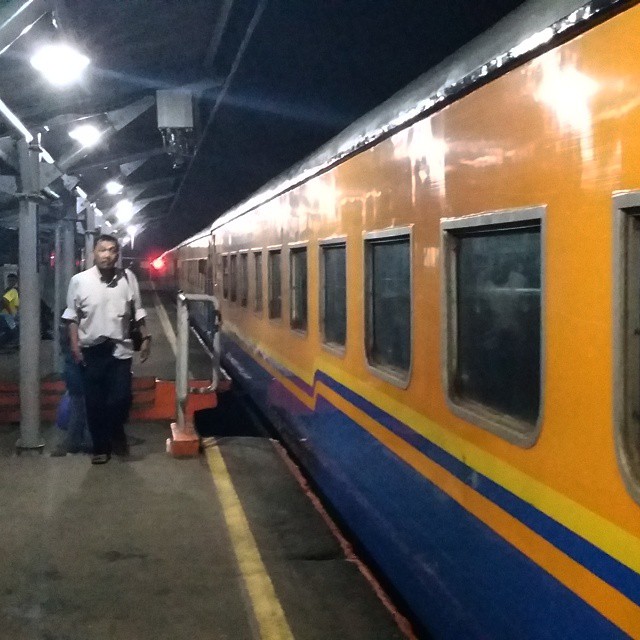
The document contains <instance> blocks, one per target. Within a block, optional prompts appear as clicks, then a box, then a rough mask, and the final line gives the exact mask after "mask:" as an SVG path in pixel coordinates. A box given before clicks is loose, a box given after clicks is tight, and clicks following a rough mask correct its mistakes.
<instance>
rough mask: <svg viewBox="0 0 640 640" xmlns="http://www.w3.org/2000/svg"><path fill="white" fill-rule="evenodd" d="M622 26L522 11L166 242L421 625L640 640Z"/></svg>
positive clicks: (635, 83) (639, 226) (330, 497)
mask: <svg viewBox="0 0 640 640" xmlns="http://www.w3.org/2000/svg"><path fill="white" fill-rule="evenodd" d="M639 34H640V7H638V6H637V4H636V3H635V2H616V1H607V0H602V1H598V2H592V3H589V4H587V5H584V6H582V5H580V4H579V3H577V2H572V1H569V0H556V1H554V2H549V1H546V0H542V1H535V0H534V1H533V2H529V3H526V4H525V5H523V6H522V7H521V8H520V9H519V10H518V11H516V12H514V13H513V14H511V15H510V16H508V17H507V18H506V19H505V20H504V21H503V22H501V23H500V24H498V25H497V26H496V27H494V28H493V29H492V30H491V31H489V32H487V33H486V34H485V35H483V36H481V37H480V38H479V39H477V40H476V41H474V42H472V43H470V44H469V45H468V46H467V47H465V48H464V49H462V50H461V51H459V52H458V53H457V54H455V55H454V56H453V57H452V58H450V59H448V60H446V61H445V62H444V63H442V64H441V65H440V66H438V67H437V68H435V69H434V70H432V71H431V72H429V73H427V74H426V75H425V76H424V77H422V78H420V79H419V80H417V81H416V82H415V83H413V84H412V85H410V86H409V87H408V88H407V89H406V90H404V91H402V92H400V93H399V94H397V95H396V96H394V97H393V98H392V99H391V100H389V101H388V102H387V103H385V104H383V105H382V106H381V107H380V108H378V109H377V110H375V111H374V112H373V113H371V114H370V115H369V116H367V117H365V118H363V119H361V120H360V121H358V122H356V123H355V124H354V125H352V126H351V127H350V128H349V129H347V130H346V131H345V132H343V134H341V135H340V136H338V138H336V139H335V140H334V141H332V142H331V143H329V144H328V145H326V146H325V147H323V148H322V149H320V150H319V151H318V152H317V153H316V154H314V155H313V156H312V157H310V158H308V159H307V160H306V161H304V162H303V163H301V164H300V165H298V166H297V167H294V168H293V169H292V170H291V171H289V172H288V173H287V174H286V175H284V176H282V177H280V178H279V179H277V180H274V181H272V182H271V183H269V184H268V185H266V186H265V188H263V189H262V190H261V191H260V192H258V193H257V194H255V195H254V196H253V197H252V198H250V199H249V200H248V201H246V202H244V203H242V204H240V205H239V206H237V207H236V208H234V209H233V210H231V211H229V212H227V213H226V214H224V215H223V216H222V217H220V218H219V219H217V220H215V221H214V222H213V224H212V225H211V227H209V228H207V229H205V230H204V231H203V232H202V233H200V234H198V235H197V236H195V237H193V238H191V239H189V240H188V241H186V242H185V243H183V245H181V246H180V247H178V248H176V249H175V250H173V251H172V252H170V253H169V254H167V257H170V256H174V257H175V258H176V260H177V269H178V272H179V274H180V283H181V286H183V287H191V288H192V289H193V290H205V289H206V288H207V287H209V290H210V291H213V290H214V288H213V287H214V285H215V291H216V294H217V295H218V297H219V298H220V302H221V308H222V316H223V335H224V343H225V356H224V359H225V364H226V366H227V368H228V370H229V371H230V372H231V373H232V374H233V375H234V376H235V377H236V379H237V380H238V383H239V384H241V385H242V386H243V387H245V388H246V389H247V390H248V392H250V393H251V395H252V397H253V398H254V399H255V401H256V402H257V404H258V405H259V406H260V407H261V408H262V410H263V411H265V413H266V414H267V415H269V416H270V417H271V418H272V419H273V420H274V424H276V426H277V427H278V429H279V430H280V431H281V433H282V437H283V439H284V440H285V442H286V443H287V444H288V446H289V447H290V448H291V449H292V451H293V452H295V454H296V456H297V458H298V459H299V460H300V461H301V463H302V464H303V465H304V467H305V469H306V472H307V473H308V474H309V476H310V477H311V478H312V479H313V482H314V483H315V485H316V486H317V487H318V488H319V489H320V491H321V492H322V495H323V496H324V499H325V500H326V501H327V503H328V504H329V505H330V506H331V508H332V510H333V512H334V513H336V514H337V515H338V516H339V518H340V520H341V521H342V522H343V523H345V525H346V526H347V527H348V529H349V531H350V533H351V534H352V535H353V536H354V538H355V539H356V540H357V541H358V544H359V546H360V548H361V549H362V550H364V552H365V553H366V555H367V557H368V558H369V559H370V561H371V562H373V563H374V564H375V567H376V568H377V570H378V572H379V573H380V574H381V575H382V576H384V578H385V580H386V582H387V583H388V584H389V585H391V587H392V589H393V590H394V592H395V594H396V596H397V598H398V599H399V601H401V602H402V603H403V604H404V606H405V607H406V609H407V610H408V611H410V612H411V613H412V617H413V619H414V621H416V624H417V625H418V628H420V629H421V630H422V631H421V632H423V633H424V635H427V634H429V635H430V636H432V637H435V638H455V639H460V638H509V639H512V638H562V639H567V638H580V639H584V638H623V637H628V636H631V637H637V638H640V575H639V573H640V504H639V503H640V418H639V415H640V367H639V365H638V363H639V362H640V339H639V338H638V335H639V333H640V329H638V327H639V326H640V325H639V321H640V260H639V258H640V134H639V132H640V98H639V94H638V87H640V57H639V56H638V55H637V51H636V49H635V44H638V43H639V40H640V35H639ZM634 43H635V44H634ZM200 321H202V319H201V320H200Z"/></svg>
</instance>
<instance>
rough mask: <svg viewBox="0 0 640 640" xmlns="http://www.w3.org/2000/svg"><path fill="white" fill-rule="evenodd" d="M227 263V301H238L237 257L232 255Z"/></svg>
mask: <svg viewBox="0 0 640 640" xmlns="http://www.w3.org/2000/svg"><path fill="white" fill-rule="evenodd" d="M230 258H231V260H230V262H229V299H230V300H231V302H235V301H236V300H237V299H238V256H237V254H235V253H234V254H232V255H231V256H230Z"/></svg>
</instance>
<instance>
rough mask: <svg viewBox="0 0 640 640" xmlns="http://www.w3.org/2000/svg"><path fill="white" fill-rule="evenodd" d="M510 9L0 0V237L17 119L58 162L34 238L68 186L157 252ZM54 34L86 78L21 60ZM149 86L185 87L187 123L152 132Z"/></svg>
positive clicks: (466, 0)
mask: <svg viewBox="0 0 640 640" xmlns="http://www.w3.org/2000/svg"><path fill="white" fill-rule="evenodd" d="M519 4H521V2H520V1H518V0H499V1H498V0H473V1H472V0H450V1H449V2H447V3H440V2H415V0H388V1H387V0H381V1H380V2H375V3H373V2H370V1H369V0H351V1H350V2H328V1H327V0H248V1H244V0H243V1H242V2H240V1H239V0H188V1H184V0H108V1H105V0H8V1H6V2H3V3H2V4H1V5H0V51H1V53H0V100H1V101H2V104H1V105H0V107H1V108H0V112H1V115H2V119H1V120H0V227H3V228H4V231H3V233H2V234H1V237H0V244H2V242H3V239H4V241H5V242H7V238H9V241H10V240H11V237H12V236H11V233H10V231H9V232H6V230H7V229H9V230H11V229H15V228H16V227H17V211H18V204H17V202H18V201H17V199H16V197H15V195H16V191H19V188H20V187H19V183H17V181H16V176H17V173H18V171H17V160H16V156H15V149H14V147H15V145H14V141H15V139H16V138H17V137H19V136H20V135H21V134H20V133H19V131H20V127H22V128H23V129H24V130H26V131H28V132H29V133H30V134H31V135H33V136H35V137H36V138H39V139H40V141H41V144H42V146H43V147H44V149H46V151H47V153H48V154H49V155H50V157H51V158H50V159H52V160H55V164H48V165H47V166H46V167H44V169H43V180H42V184H43V186H45V187H46V195H47V200H46V202H45V201H43V202H45V206H42V207H41V214H40V222H41V229H42V230H43V231H44V232H46V230H47V228H48V225H51V224H52V223H53V222H54V221H55V220H56V218H57V217H58V216H60V212H61V211H62V210H64V209H65V208H68V207H70V206H72V204H73V200H72V197H76V196H77V193H76V192H73V195H72V194H71V193H70V190H71V191H73V189H74V188H75V187H76V186H79V187H80V189H81V191H80V193H83V194H86V196H87V201H90V202H93V203H95V204H96V206H97V207H98V209H99V210H100V211H101V212H102V214H103V217H104V219H106V220H109V221H110V222H111V223H112V224H113V225H114V228H115V227H117V225H118V224H120V227H123V226H128V225H135V226H136V227H137V234H138V239H139V240H138V241H139V243H140V246H142V247H144V246H145V245H146V246H148V247H151V246H155V247H158V248H166V247H168V246H172V245H173V244H176V243H177V242H179V241H180V240H182V239H184V238H186V237H187V236H189V235H191V234H192V233H194V232H195V231H197V230H198V229H200V228H202V227H204V226H206V225H207V224H208V223H210V222H211V221H212V220H213V219H214V218H215V217H217V216H218V215H220V214H221V213H223V212H224V211H225V210H226V209H228V208H229V207H231V206H233V205H234V204H236V203H237V202H239V201H241V200H242V199H244V198H246V197H247V196H248V195H250V194H251V193H252V192H253V191H254V190H256V189H257V188H259V187H260V186H261V185H263V184H264V183H265V182H267V181H268V180H269V179H271V178H273V177H274V176H276V175H278V174H279V173H280V172H282V171H283V170H285V169H286V168H287V167H289V166H291V165H292V164H294V163H295V162H297V161H298V160H300V159H301V158H303V157H305V156H306V155H307V154H308V153H310V152H312V151H313V150H314V149H315V148H317V147H319V146H320V145H321V144H323V143H324V142H326V141H327V140H329V139H330V138H332V137H333V136H334V135H335V134H337V133H338V132H339V131H341V130H342V129H344V128H345V127H346V126H347V125H349V124H350V123H351V122H352V121H353V120H355V119H356V118H358V117H359V116H361V115H362V114H363V113H366V112H367V111H369V110H370V109H371V108H373V107H374V106H376V105H377V104H379V103H380V102H382V101H383V100H385V99H386V98H388V97H389V96H390V95H392V94H393V93H394V92H395V91H397V90H398V89H400V88H402V87H403V86H404V85H405V84H407V83H408V82H410V81H411V80H413V79H414V78H416V77H417V76H419V75H420V74H421V73H423V72H425V71H427V70H428V69H429V68H431V67H432V66H433V65H435V64H436V63H437V62H439V61H440V60H442V59H443V58H445V57H446V56H447V55H449V54H450V53H452V52H453V51H455V50H456V49H458V48H459V47H460V46H461V45H463V44H464V43H465V42H467V41H468V40H470V39H471V38H473V37H474V36H475V35H477V34H478V33H480V32H482V31H484V30H485V29H486V28H488V27H489V26H490V25H492V24H493V23H495V22H496V21H497V20H498V19H499V18H501V17H502V16H503V15H505V14H506V13H507V12H508V11H510V10H511V9H513V8H515V7H516V6H517V5H519ZM61 42H65V43H68V44H70V45H72V46H73V47H75V48H76V49H77V50H79V51H81V52H82V53H83V54H84V55H85V56H87V57H88V58H89V59H90V64H89V65H88V67H87V68H86V70H85V72H84V74H83V76H82V79H81V80H80V81H79V82H78V83H77V84H74V85H71V86H68V87H55V86H52V85H51V84H50V83H49V82H48V81H47V79H45V77H44V76H43V74H42V73H41V72H40V71H38V70H36V69H35V68H33V66H32V64H31V63H30V60H31V58H32V56H33V54H34V53H35V52H36V50H38V49H39V48H40V47H41V46H42V45H44V44H50V43H61ZM159 90H160V91H161V92H163V95H162V96H161V97H160V100H162V101H166V100H167V99H169V100H178V102H179V101H180V97H179V96H180V95H182V96H183V98H184V99H185V101H188V104H192V105H193V111H192V116H193V129H192V131H189V132H186V133H185V131H184V130H183V129H182V128H174V129H172V128H165V129H163V130H160V129H159V127H158V124H159V122H158V104H159V103H158V102H157V101H158V93H157V92H158V91H159ZM166 92H171V93H170V94H169V98H167V95H168V94H167V93H166ZM176 95H177V96H178V98H176V97H175V96H176ZM186 103H187V102H185V104H186ZM163 104H167V103H166V102H163ZM171 104H174V103H171ZM171 109H172V110H173V111H175V106H173V107H171ZM178 110H179V109H178ZM173 111H172V113H173ZM161 115H162V109H161ZM12 117H13V118H14V120H12ZM79 126H83V127H87V126H93V127H95V128H96V129H97V130H98V131H99V132H100V133H101V137H100V139H99V140H98V141H97V142H96V143H95V144H94V145H93V146H82V144H81V142H79V141H78V140H77V139H73V138H72V137H70V133H71V132H72V131H73V130H74V129H76V128H77V127H79ZM163 131H164V138H163ZM43 166H44V165H43ZM109 182H113V183H118V184H120V185H121V186H122V190H121V192H119V193H109V192H108V190H107V184H108V183H109ZM112 186H113V185H112ZM113 190H115V187H114V189H113ZM121 200H126V201H127V202H128V204H126V205H119V204H118V203H119V202H120V201H121ZM123 207H124V208H125V209H127V207H128V209H127V210H128V213H129V215H130V216H132V217H131V220H130V221H129V222H128V223H119V222H118V221H119V219H120V218H121V217H122V216H121V215H119V214H120V212H121V209H122V208H123Z"/></svg>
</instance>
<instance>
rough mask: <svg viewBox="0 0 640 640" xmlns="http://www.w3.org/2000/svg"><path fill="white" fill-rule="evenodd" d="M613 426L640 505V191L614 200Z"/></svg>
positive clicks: (625, 475)
mask: <svg viewBox="0 0 640 640" xmlns="http://www.w3.org/2000/svg"><path fill="white" fill-rule="evenodd" d="M613 210H614V215H615V233H614V239H615V240H614V242H615V246H614V250H613V255H614V258H615V261H616V262H615V272H614V277H615V281H614V287H613V291H614V292H615V297H614V314H615V318H614V345H615V352H614V372H615V374H614V375H615V377H614V394H615V397H614V403H613V406H614V425H615V442H616V454H617V458H618V464H619V467H620V469H621V471H622V476H623V478H624V481H625V484H626V485H627V489H628V490H629V493H630V494H631V495H632V496H633V498H634V499H635V500H636V501H637V502H640V192H628V193H624V194H620V195H618V196H616V197H615V198H614V209H613Z"/></svg>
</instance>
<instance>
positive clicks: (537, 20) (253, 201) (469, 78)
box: [179, 0, 630, 246]
mask: <svg viewBox="0 0 640 640" xmlns="http://www.w3.org/2000/svg"><path fill="white" fill-rule="evenodd" d="M628 4H630V3H629V2H628V1H626V0H595V1H594V2H589V3H587V4H584V1H583V0H530V1H529V2H526V3H525V4H523V5H521V6H520V7H518V8H517V9H515V10H514V11H512V12H511V13H510V14H508V15H507V16H506V17H505V18H503V19H502V20H500V21H499V22H498V23H497V24H495V25H494V26H493V27H491V28H490V29H489V30H487V31H485V32H484V33H483V34H482V35H480V36H478V37H477V38H475V39H473V40H472V41H471V42H469V43H468V44H466V45H465V46H464V47H461V48H460V49H458V51H456V53H454V54H453V55H451V56H449V57H448V58H446V59H445V60H443V61H442V62H441V63H440V64H438V65H436V66H435V67H433V68H432V69H431V70H429V71H427V72H426V73H424V74H423V75H421V76H420V77H419V78H417V79H416V80H414V81H413V82H412V83H410V84H409V85H408V86H407V87H405V88H404V89H402V90H401V91H399V92H398V93H396V94H394V95H393V96H392V97H391V98H389V99H388V100H386V101H385V102H383V103H382V104H381V105H380V106H378V107H376V108H375V109H374V110H373V111H370V112H369V113H368V114H367V115H365V116H363V117H362V118H359V119H358V120H356V121H355V122H354V123H353V124H351V125H349V126H348V127H347V128H346V129H345V130H344V131H342V132H341V133H340V134H338V135H337V136H336V137H334V138H333V139H332V140H330V141H329V142H327V143H326V144H324V145H323V146H322V147H320V148H319V149H318V150H317V151H315V152H314V153H313V154H311V155H310V156H308V157H307V158H305V159H304V160H303V161H301V162H299V163H297V164H295V165H293V166H292V167H291V168H290V169H288V170H287V171H285V172H284V173H282V174H280V175H279V176H278V177H276V178H274V179H273V180H271V181H269V182H267V183H266V184H265V185H264V186H263V187H262V188H261V189H259V190H258V191H256V192H255V193H254V194H253V195H252V196H250V197H249V198H248V199H246V200H244V201H242V202H241V203H239V204H238V205H236V206H235V207H233V208H232V209H230V210H229V211H227V212H225V213H224V214H222V215H221V216H220V217H219V218H217V219H216V220H215V221H214V222H213V223H212V224H211V225H210V226H209V227H207V228H206V229H204V230H203V231H201V232H200V233H198V234H196V235H194V236H192V237H191V238H189V239H187V240H185V241H184V242H182V243H181V244H180V245H179V246H184V245H186V244H189V243H190V242H192V241H193V240H196V239H198V238H201V237H202V236H203V235H205V234H209V233H211V231H212V230H213V229H215V228H216V227H218V226H220V225H221V224H224V223H225V222H228V221H230V220H232V219H234V218H237V217H239V216H241V215H243V214H245V213H247V212H249V211H251V210H252V209H255V208H256V207H258V206H260V205H261V204H263V203H265V202H268V201H269V200H271V199H273V198H275V197H277V196H278V195H280V194H282V193H284V192H286V191H288V190H289V189H291V188H293V187H295V186H296V185H298V184H301V183H303V182H305V181H306V180H308V179H310V178H312V177H313V176H315V175H318V174H320V173H323V172H324V171H326V170H327V169H329V168H330V167H332V166H334V165H336V164H338V163H339V162H341V161H342V160H344V159H345V158H347V157H349V156H351V155H353V154H355V153H357V152H358V151H361V150H362V149H364V148H367V147H369V146H371V145H373V144H374V143H376V142H378V141H379V140H381V139H383V138H385V137H387V136H388V135H390V134H391V133H392V132H395V131H397V130H399V129H401V128H403V127H405V126H408V125H409V124H411V123H413V122H414V121H416V120H417V119H419V118H421V117H425V116H426V115H428V114H429V113H431V112H433V111H436V110H438V109H441V108H442V107H443V106H444V105H446V104H448V103H450V102H452V101H453V100H455V99H456V98H458V97H459V96H461V95H463V94H464V93H467V92H469V91H470V90H471V89H472V88H473V87H474V86H476V85H479V84H483V83H486V82H488V81H489V80H492V79H493V78H495V77H497V76H498V75H500V74H502V73H505V72H506V71H508V70H509V69H511V68H513V67H514V66H516V65H517V64H521V63H522V62H524V61H525V60H527V59H529V58H530V57H532V56H533V55H535V54H537V53H539V52H540V51H543V50H547V49H548V48H551V47H553V46H555V45H556V44H558V43H559V42H561V41H564V40H565V39H567V38H569V37H570V36H571V35H573V34H575V33H578V32H580V31H583V30H585V29H586V28H588V26H589V25H590V23H592V22H593V21H595V20H601V19H602V18H603V17H604V16H606V15H608V14H609V13H611V12H612V11H614V10H616V9H618V8H620V7H624V6H626V5H628Z"/></svg>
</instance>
